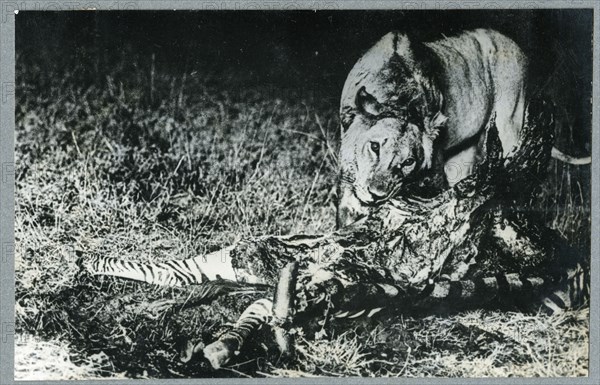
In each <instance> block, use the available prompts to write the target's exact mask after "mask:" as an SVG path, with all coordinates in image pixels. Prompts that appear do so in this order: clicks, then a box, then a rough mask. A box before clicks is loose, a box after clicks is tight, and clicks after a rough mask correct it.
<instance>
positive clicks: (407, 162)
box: [402, 158, 415, 167]
mask: <svg viewBox="0 0 600 385" xmlns="http://www.w3.org/2000/svg"><path fill="white" fill-rule="evenodd" d="M413 164H415V158H408V159H406V160H405V161H404V162H402V167H410V166H412V165H413Z"/></svg>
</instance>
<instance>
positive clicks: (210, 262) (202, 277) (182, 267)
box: [82, 246, 236, 287]
mask: <svg viewBox="0 0 600 385" xmlns="http://www.w3.org/2000/svg"><path fill="white" fill-rule="evenodd" d="M234 247H235V246H230V247H227V248H225V249H222V250H218V251H216V252H214V253H210V254H207V255H203V256H199V257H195V258H188V259H173V260H170V261H165V262H158V263H142V262H136V261H127V260H124V259H120V258H112V257H104V256H91V257H86V258H85V259H83V260H82V265H83V267H84V268H85V269H86V270H87V271H88V272H89V273H90V274H92V275H107V276H112V277H120V278H126V279H132V280H134V281H140V282H147V283H149V284H153V285H160V286H170V287H173V286H177V287H181V286H187V285H196V284H200V283H203V282H207V281H213V280H215V279H217V278H222V279H228V280H232V281H235V280H236V274H235V272H234V271H233V267H232V266H231V258H230V252H231V250H232V249H233V248H234Z"/></svg>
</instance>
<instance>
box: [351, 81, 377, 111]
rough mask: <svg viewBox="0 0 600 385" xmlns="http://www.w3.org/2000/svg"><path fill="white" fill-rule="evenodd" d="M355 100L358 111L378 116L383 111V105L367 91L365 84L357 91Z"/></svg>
mask: <svg viewBox="0 0 600 385" xmlns="http://www.w3.org/2000/svg"><path fill="white" fill-rule="evenodd" d="M354 102H355V104H356V108H357V109H358V111H359V112H361V113H363V114H366V115H372V116H377V115H379V114H380V113H381V110H382V105H381V104H380V103H379V102H378V101H377V99H376V98H375V97H374V96H373V95H371V94H370V93H368V92H367V90H366V88H365V87H364V86H362V87H360V89H359V90H358V92H357V93H356V99H355V101H354Z"/></svg>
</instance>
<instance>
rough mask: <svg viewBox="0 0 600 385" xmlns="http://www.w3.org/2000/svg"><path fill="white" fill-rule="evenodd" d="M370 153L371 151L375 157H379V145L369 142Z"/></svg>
mask: <svg viewBox="0 0 600 385" xmlns="http://www.w3.org/2000/svg"><path fill="white" fill-rule="evenodd" d="M371 151H373V153H374V154H375V155H379V143H377V142H371Z"/></svg>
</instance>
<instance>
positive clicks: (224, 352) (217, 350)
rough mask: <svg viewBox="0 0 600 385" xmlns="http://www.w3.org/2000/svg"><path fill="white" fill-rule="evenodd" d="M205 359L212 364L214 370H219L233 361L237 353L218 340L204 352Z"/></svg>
mask: <svg viewBox="0 0 600 385" xmlns="http://www.w3.org/2000/svg"><path fill="white" fill-rule="evenodd" d="M202 351H203V352H204V357H205V358H206V359H207V360H208V362H210V365H211V366H212V367H213V369H219V368H220V367H221V366H223V365H225V364H226V363H227V362H229V360H230V359H231V356H233V355H234V354H235V353H234V351H233V349H232V348H231V346H228V345H227V344H226V343H225V342H223V341H221V340H218V341H215V342H213V343H212V344H210V345H208V346H206V347H205V348H204V349H203V350H202Z"/></svg>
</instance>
